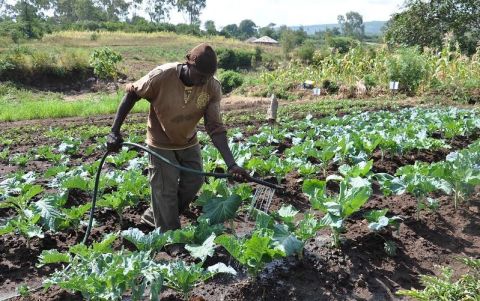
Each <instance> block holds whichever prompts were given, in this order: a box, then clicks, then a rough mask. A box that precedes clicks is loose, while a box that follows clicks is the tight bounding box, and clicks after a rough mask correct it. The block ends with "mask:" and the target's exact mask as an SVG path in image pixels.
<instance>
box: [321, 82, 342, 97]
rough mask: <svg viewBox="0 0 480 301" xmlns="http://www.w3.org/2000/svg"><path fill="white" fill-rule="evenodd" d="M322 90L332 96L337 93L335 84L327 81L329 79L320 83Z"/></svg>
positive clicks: (337, 87)
mask: <svg viewBox="0 0 480 301" xmlns="http://www.w3.org/2000/svg"><path fill="white" fill-rule="evenodd" d="M322 88H323V89H324V90H325V91H327V93H328V94H334V93H337V92H338V89H339V86H338V84H337V83H335V82H333V81H331V80H329V79H325V80H324V81H323V82H322Z"/></svg>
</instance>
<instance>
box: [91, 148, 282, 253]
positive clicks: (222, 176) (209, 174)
mask: <svg viewBox="0 0 480 301" xmlns="http://www.w3.org/2000/svg"><path fill="white" fill-rule="evenodd" d="M122 145H123V146H128V147H130V148H136V149H139V150H143V151H145V152H147V153H149V154H150V155H152V156H154V157H155V158H157V159H159V160H162V161H163V162H165V163H167V164H169V165H171V166H173V167H175V168H177V169H179V170H181V171H185V172H189V173H194V174H197V175H201V176H206V177H214V178H217V179H225V178H231V179H235V177H233V176H232V175H231V174H228V173H217V172H204V171H201V170H196V169H191V168H187V167H185V166H181V165H178V164H175V163H173V162H171V161H170V160H168V159H167V158H165V157H163V156H161V155H159V154H157V153H156V152H154V151H152V150H151V149H148V148H147V147H145V146H142V145H140V144H136V143H130V142H122ZM110 153H111V152H110V151H107V152H106V153H105V154H104V155H103V157H102V159H101V160H100V165H99V166H98V169H97V174H96V176H95V185H94V188H93V199H92V208H90V217H89V219H88V226H87V231H86V232H85V236H84V238H83V243H84V244H86V243H87V239H88V237H89V236H90V232H91V230H92V225H93V214H94V211H95V206H96V203H97V194H98V184H99V182H100V173H101V171H102V167H103V164H104V163H105V160H106V159H107V157H108V155H110ZM245 180H247V181H249V182H255V183H257V184H260V185H263V186H267V187H270V188H273V189H283V187H282V186H279V185H276V184H273V183H270V182H266V181H263V180H260V179H257V178H254V177H250V176H249V177H247V178H246V179H245Z"/></svg>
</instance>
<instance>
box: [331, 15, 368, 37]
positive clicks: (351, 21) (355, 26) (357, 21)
mask: <svg viewBox="0 0 480 301" xmlns="http://www.w3.org/2000/svg"><path fill="white" fill-rule="evenodd" d="M337 20H338V23H339V24H340V27H341V29H342V32H343V34H344V35H346V36H348V37H354V38H356V39H359V40H362V39H363V38H364V36H365V26H364V25H363V17H362V15H360V14H359V13H357V12H353V11H351V12H348V13H346V14H345V17H344V16H342V15H339V16H338V18H337Z"/></svg>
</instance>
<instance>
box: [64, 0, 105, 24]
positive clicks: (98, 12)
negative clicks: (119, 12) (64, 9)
mask: <svg viewBox="0 0 480 301" xmlns="http://www.w3.org/2000/svg"><path fill="white" fill-rule="evenodd" d="M72 2H73V3H74V4H73V5H74V11H75V21H86V20H88V21H106V15H105V13H104V12H103V11H102V9H101V8H100V7H98V6H96V5H95V3H94V2H93V1H92V0H72Z"/></svg>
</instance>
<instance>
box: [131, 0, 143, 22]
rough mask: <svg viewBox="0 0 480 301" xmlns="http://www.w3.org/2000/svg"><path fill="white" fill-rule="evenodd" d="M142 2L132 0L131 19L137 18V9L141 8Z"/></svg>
mask: <svg viewBox="0 0 480 301" xmlns="http://www.w3.org/2000/svg"><path fill="white" fill-rule="evenodd" d="M142 3H143V0H132V2H131V7H132V19H134V18H135V17H136V16H137V11H138V9H139V8H140V7H141V6H142Z"/></svg>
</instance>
